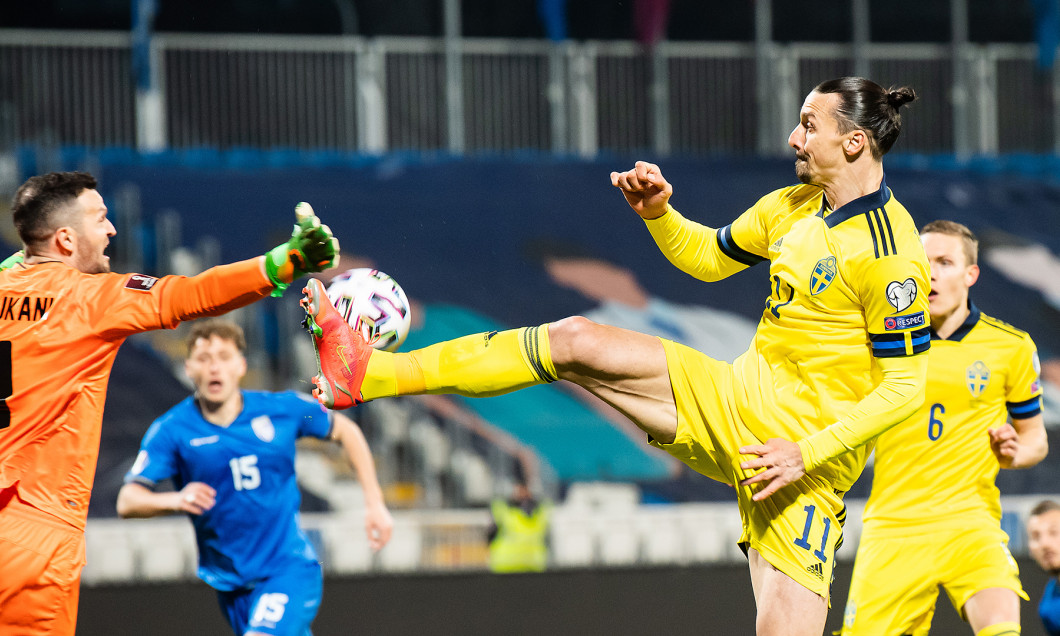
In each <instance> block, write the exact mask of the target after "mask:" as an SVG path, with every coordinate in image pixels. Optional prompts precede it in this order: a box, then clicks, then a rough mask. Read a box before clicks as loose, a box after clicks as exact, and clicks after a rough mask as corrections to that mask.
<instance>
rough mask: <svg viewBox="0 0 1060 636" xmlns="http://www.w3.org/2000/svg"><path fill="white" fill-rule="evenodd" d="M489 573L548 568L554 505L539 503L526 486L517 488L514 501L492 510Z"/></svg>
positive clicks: (499, 502) (500, 501) (499, 501)
mask: <svg viewBox="0 0 1060 636" xmlns="http://www.w3.org/2000/svg"><path fill="white" fill-rule="evenodd" d="M490 514H491V515H492V517H493V520H492V523H491V524H490V529H489V544H490V569H491V570H493V571H494V572H543V571H544V570H545V567H546V566H547V565H548V527H549V522H550V520H551V517H552V504H551V503H549V502H547V501H545V502H542V501H538V500H537V499H536V498H535V497H534V496H533V494H531V492H530V489H529V488H528V487H527V486H526V484H525V483H521V482H520V483H517V484H515V486H514V488H513V491H512V497H511V499H509V500H507V501H505V500H504V499H496V500H494V502H493V504H492V505H491V506H490Z"/></svg>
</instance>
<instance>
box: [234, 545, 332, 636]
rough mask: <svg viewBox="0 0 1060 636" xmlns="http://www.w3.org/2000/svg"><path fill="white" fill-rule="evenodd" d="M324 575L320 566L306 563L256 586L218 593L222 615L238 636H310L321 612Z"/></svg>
mask: <svg viewBox="0 0 1060 636" xmlns="http://www.w3.org/2000/svg"><path fill="white" fill-rule="evenodd" d="M323 593H324V575H323V573H322V572H321V569H320V564H319V563H316V562H306V563H304V564H297V565H294V566H292V567H289V568H287V569H286V570H285V571H283V572H280V573H278V574H275V575H273V576H270V577H268V578H265V579H262V580H260V581H258V582H257V584H256V585H254V587H250V588H240V589H238V590H232V591H230V592H221V591H219V592H217V600H218V601H219V602H220V604H221V612H222V613H223V614H224V615H225V618H226V619H228V624H229V625H231V626H232V630H233V631H234V632H235V633H236V635H237V636H243V634H246V633H247V632H259V633H262V634H271V635H273V636H310V635H311V634H312V632H311V631H310V629H309V626H310V625H311V624H312V622H313V619H314V618H316V616H317V610H318V609H320V598H321V596H323Z"/></svg>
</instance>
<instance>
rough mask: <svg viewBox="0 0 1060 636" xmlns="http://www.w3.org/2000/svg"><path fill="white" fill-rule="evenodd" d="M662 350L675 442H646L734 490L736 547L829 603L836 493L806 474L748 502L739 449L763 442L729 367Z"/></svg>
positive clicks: (836, 537) (679, 348)
mask: <svg viewBox="0 0 1060 636" xmlns="http://www.w3.org/2000/svg"><path fill="white" fill-rule="evenodd" d="M662 343H663V347H664V348H665V350H666V363H667V366H668V368H669V372H670V384H671V386H672V387H673V392H674V400H675V402H676V403H677V437H676V439H675V440H674V442H673V443H672V444H660V443H659V442H657V441H655V440H649V443H650V444H652V445H653V446H656V447H658V448H661V449H663V450H665V451H666V452H668V453H670V454H671V455H673V456H674V457H676V458H677V459H680V460H681V461H682V462H684V463H685V464H687V465H688V466H690V467H691V468H692V469H693V470H695V471H697V472H699V473H702V474H704V475H706V476H708V477H710V478H712V479H716V480H718V481H721V482H724V483H727V484H731V485H734V486H735V488H736V492H737V496H738V500H739V507H740V518H741V519H742V520H743V533H742V535H741V537H740V544H741V546H743V547H744V548H745V549H746V548H753V549H755V550H757V551H758V553H759V554H761V555H762V557H763V558H765V560H766V561H767V562H768V563H770V564H771V565H773V566H774V567H775V568H777V569H778V570H780V571H781V572H783V573H784V574H787V575H788V576H790V577H791V578H793V579H795V581H797V582H798V583H799V584H801V585H803V586H804V587H806V588H808V589H809V590H811V591H813V592H815V593H816V594H819V595H820V596H822V597H823V598H825V599H827V598H828V588H829V585H830V584H831V582H832V568H833V566H834V565H835V551H836V549H837V548H838V547H839V546H840V544H842V539H843V532H842V522H843V521H845V519H846V509H845V508H844V506H843V499H842V496H841V494H840V493H837V492H836V491H835V490H834V489H833V488H832V487H831V485H829V484H828V483H826V482H825V481H824V480H823V479H821V478H819V477H817V476H815V475H806V476H804V477H803V478H802V479H800V480H798V481H797V482H795V483H793V484H788V485H787V486H785V487H783V488H781V489H780V490H779V491H777V492H776V493H774V494H773V495H772V496H770V497H769V498H767V499H765V500H763V501H751V497H752V496H753V495H754V494H755V493H756V492H758V491H759V490H761V489H762V488H763V486H762V484H754V485H752V486H739V485H738V484H739V482H740V481H741V480H743V479H746V478H747V477H750V476H751V475H752V474H753V471H744V470H742V469H741V468H740V462H741V461H743V460H744V459H745V458H743V457H741V456H740V455H739V453H738V450H739V448H740V447H741V446H746V445H749V444H761V443H764V442H765V441H766V440H764V439H758V438H757V437H755V436H754V435H753V434H752V433H751V432H750V431H749V430H748V429H747V427H746V426H745V425H744V424H743V422H742V421H741V420H740V418H739V417H738V416H737V412H736V407H735V400H734V398H733V390H734V384H733V369H732V365H730V364H728V363H726V362H720V361H718V360H714V359H713V358H710V357H709V356H706V355H704V354H703V353H700V352H699V351H696V350H695V349H691V348H689V347H685V346H683V345H680V344H677V343H674V342H671V341H669V340H662ZM792 441H795V440H792Z"/></svg>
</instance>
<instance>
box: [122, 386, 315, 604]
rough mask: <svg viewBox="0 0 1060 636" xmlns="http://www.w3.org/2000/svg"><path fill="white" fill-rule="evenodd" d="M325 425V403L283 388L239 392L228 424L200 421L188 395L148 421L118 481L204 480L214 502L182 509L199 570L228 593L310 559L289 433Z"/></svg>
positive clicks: (294, 434) (152, 483)
mask: <svg viewBox="0 0 1060 636" xmlns="http://www.w3.org/2000/svg"><path fill="white" fill-rule="evenodd" d="M330 431H331V418H330V416H329V414H328V412H327V410H325V409H324V408H323V407H321V406H320V405H319V404H317V403H316V402H315V401H313V400H311V399H310V398H308V397H303V396H302V395H300V394H298V393H294V392H291V391H288V392H283V393H270V392H264V391H243V411H242V413H240V414H239V416H238V417H237V418H236V419H235V421H233V422H232V423H231V424H230V425H228V426H227V427H222V426H218V425H216V424H212V423H210V422H207V421H206V420H205V419H203V417H202V413H201V412H200V411H199V407H198V405H197V404H196V402H195V399H194V397H189V398H187V399H185V400H184V401H182V402H181V403H179V404H177V405H176V406H174V407H173V408H172V409H170V410H169V411H167V412H166V413H165V414H164V415H162V417H160V418H158V419H157V420H155V421H154V422H153V423H152V424H151V427H150V428H149V429H148V430H147V433H146V434H145V435H144V439H143V442H142V444H141V446H140V453H139V455H138V456H137V458H136V463H135V464H134V465H133V467H132V469H131V470H130V471H129V473H128V474H127V475H126V476H125V481H135V482H138V483H141V484H144V485H145V486H147V487H149V488H153V487H154V486H155V485H156V484H157V483H159V482H161V481H164V480H166V479H172V480H173V481H174V483H175V485H176V487H177V488H178V489H180V488H183V487H184V486H185V485H186V484H188V483H190V482H194V481H198V482H202V483H205V484H208V485H210V486H211V487H213V488H214V489H215V490H216V491H217V497H216V504H215V505H214V507H213V508H211V509H210V510H208V511H206V512H205V513H204V514H202V515H200V516H196V515H189V517H190V518H191V521H192V524H193V525H194V526H195V537H196V542H197V543H198V547H199V577H200V578H201V579H202V580H203V581H205V582H206V583H208V584H209V585H210V586H211V587H213V588H215V589H217V590H222V591H228V590H234V589H238V588H241V587H246V586H248V585H251V584H253V583H254V582H255V581H256V580H259V579H261V578H264V577H266V576H269V575H272V574H275V573H277V572H279V571H281V570H283V569H284V568H285V567H287V566H288V565H290V564H291V563H292V562H300V561H306V560H310V561H316V560H317V555H316V553H315V551H314V550H313V547H312V545H311V544H310V543H309V541H308V540H307V539H306V536H305V534H304V533H303V532H302V530H301V528H300V527H299V524H298V508H299V505H300V504H301V495H300V493H299V491H298V485H297V483H296V480H295V470H294V460H295V440H296V439H298V438H299V437H302V436H313V437H320V438H326V437H327V436H328V435H329V433H330Z"/></svg>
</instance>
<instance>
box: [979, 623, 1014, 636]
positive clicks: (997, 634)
mask: <svg viewBox="0 0 1060 636" xmlns="http://www.w3.org/2000/svg"><path fill="white" fill-rule="evenodd" d="M1019 635H1020V624H1019V623H994V624H993V625H991V626H990V627H984V628H983V629H980V630H979V631H977V632H976V633H975V636H1019Z"/></svg>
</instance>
